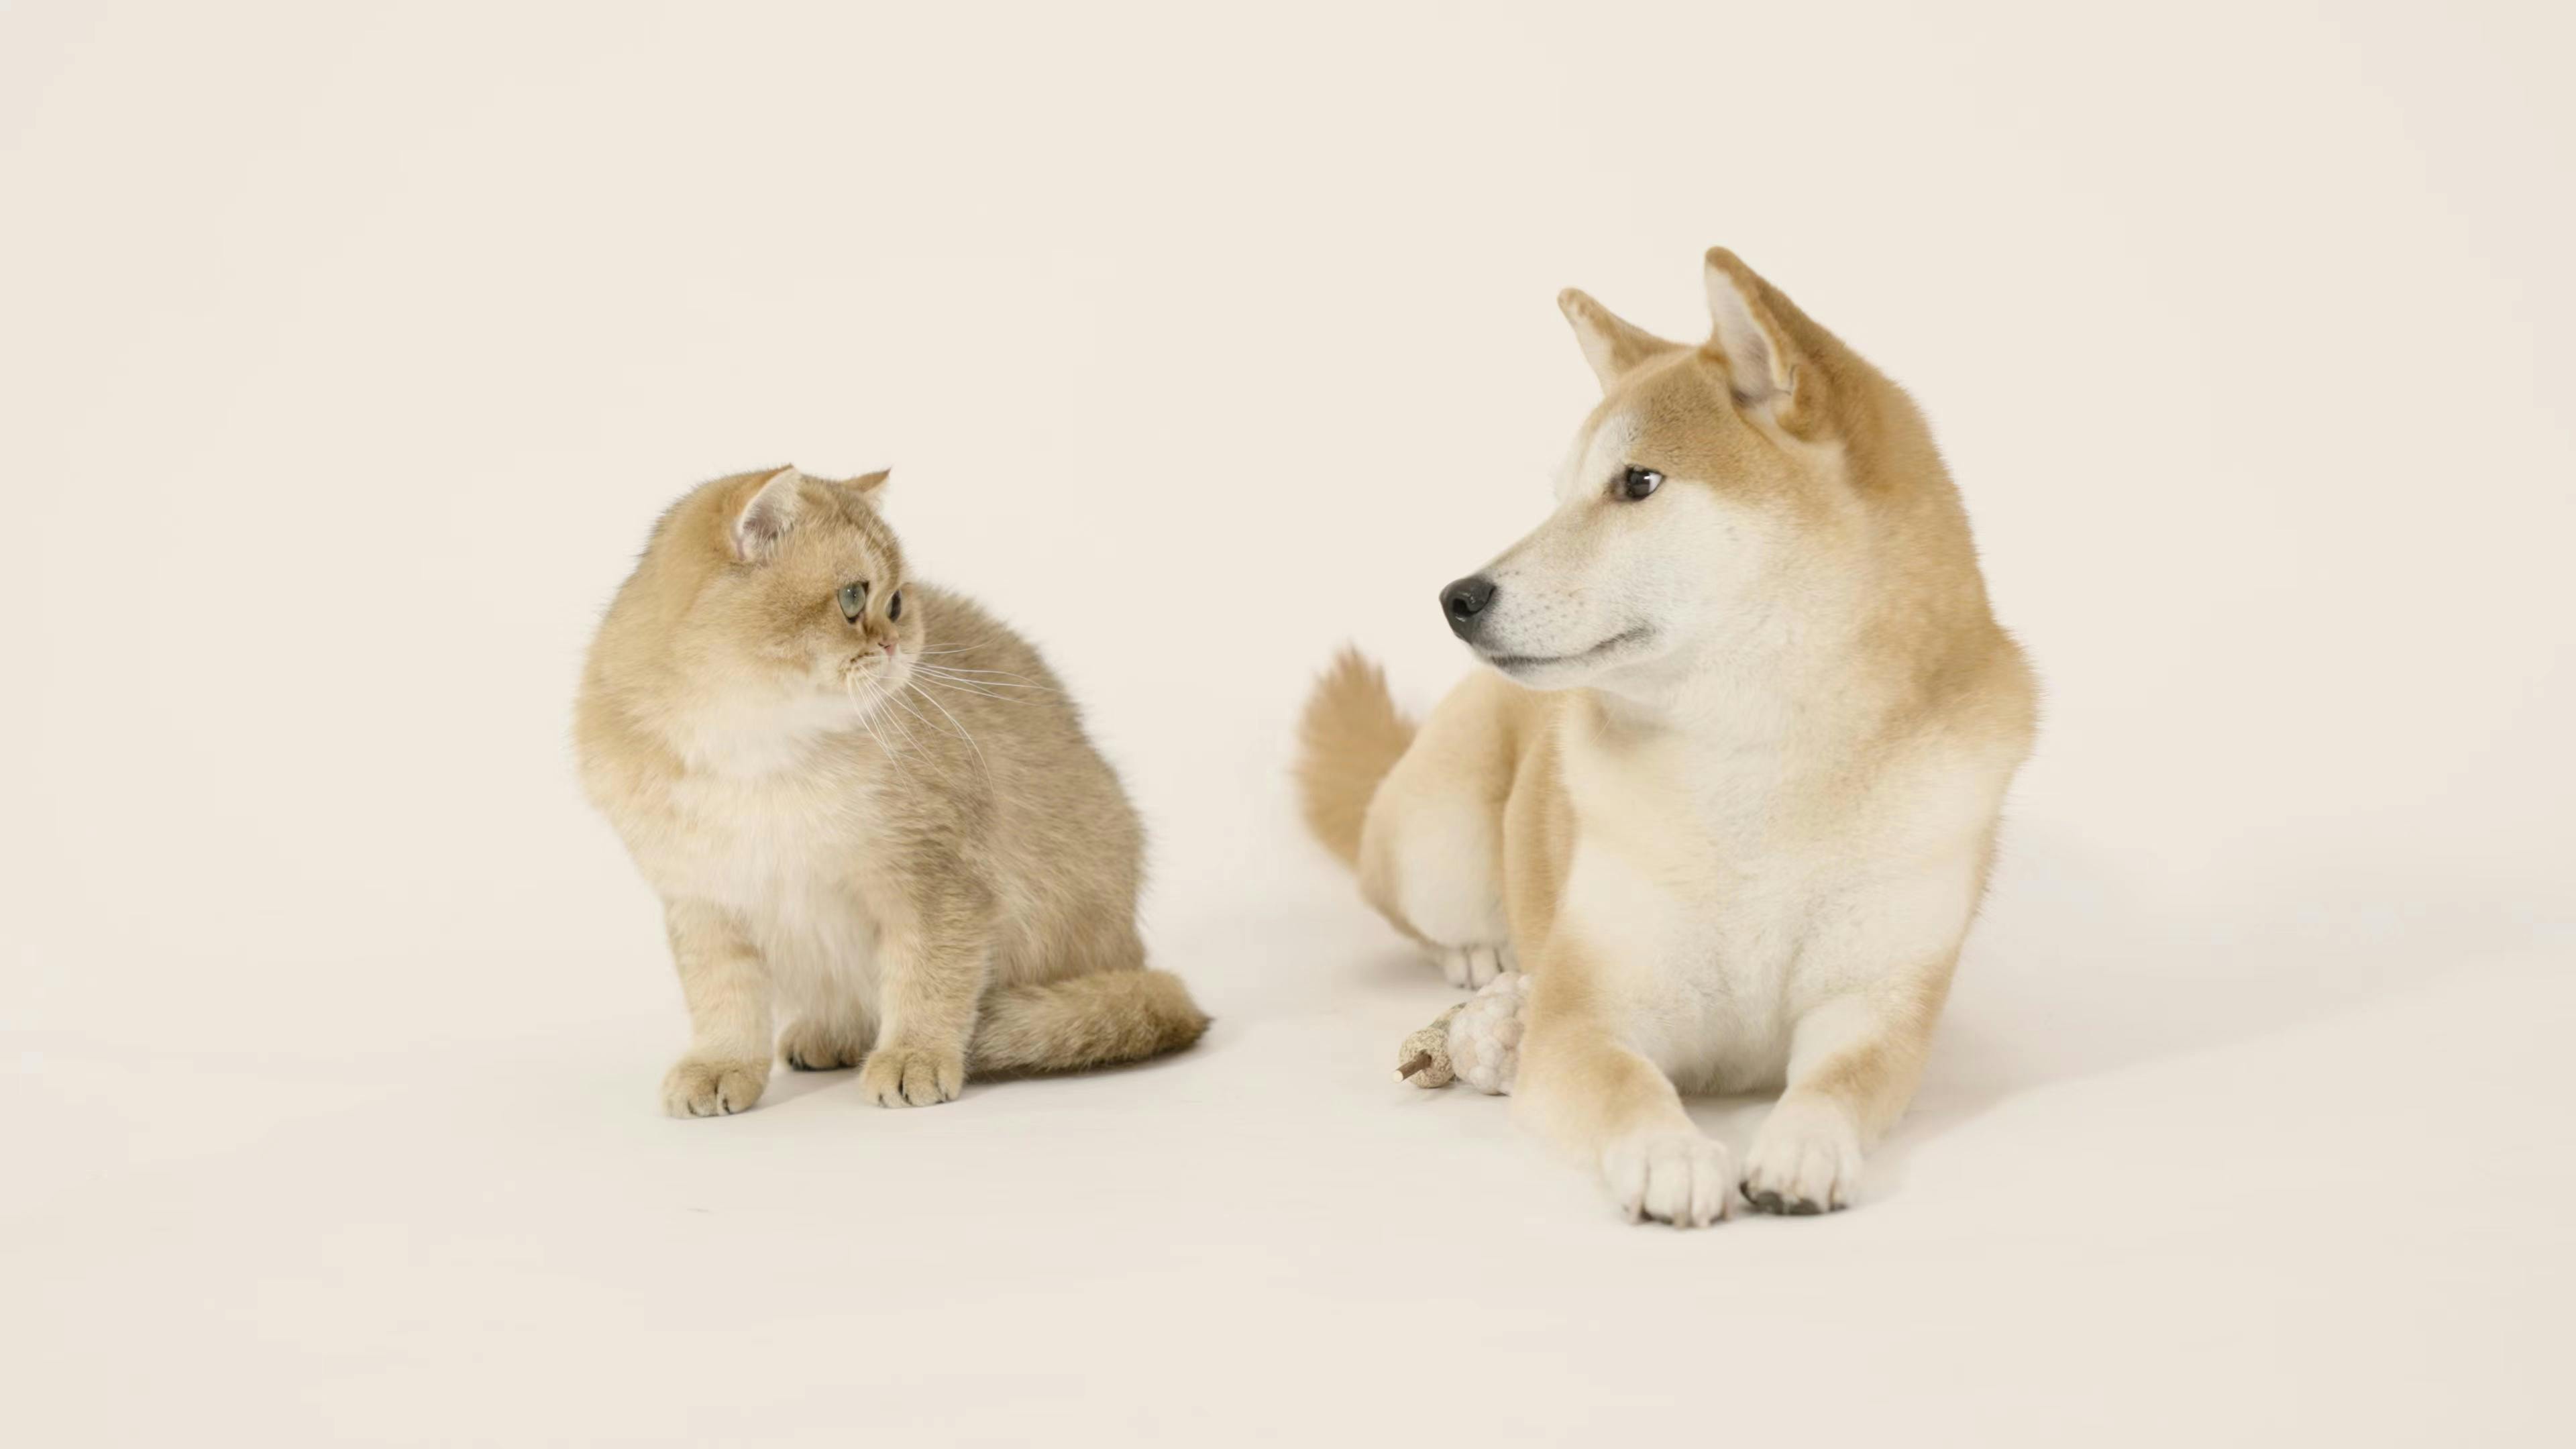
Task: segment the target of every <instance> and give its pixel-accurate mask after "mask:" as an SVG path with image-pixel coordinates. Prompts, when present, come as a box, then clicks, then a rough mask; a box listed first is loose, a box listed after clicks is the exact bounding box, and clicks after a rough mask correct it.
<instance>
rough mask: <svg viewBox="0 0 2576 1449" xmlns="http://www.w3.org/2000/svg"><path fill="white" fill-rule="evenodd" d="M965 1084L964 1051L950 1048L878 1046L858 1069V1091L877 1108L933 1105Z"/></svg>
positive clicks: (953, 1096) (954, 1095)
mask: <svg viewBox="0 0 2576 1449" xmlns="http://www.w3.org/2000/svg"><path fill="white" fill-rule="evenodd" d="M965 1086H966V1053H964V1052H963V1051H960V1050H958V1049H956V1048H954V1047H948V1048H937V1047H902V1046H889V1047H879V1048H878V1049H877V1050H876V1051H874V1052H872V1053H870V1054H869V1056H868V1062H867V1065H866V1066H863V1067H861V1068H859V1090H860V1091H862V1092H864V1093H866V1094H867V1098H868V1100H869V1101H871V1102H874V1103H876V1104H877V1105H878V1106H880V1107H933V1106H937V1105H938V1104H939V1103H941V1102H950V1101H955V1100H956V1098H957V1094H958V1093H959V1092H960V1091H963V1090H964V1089H965Z"/></svg>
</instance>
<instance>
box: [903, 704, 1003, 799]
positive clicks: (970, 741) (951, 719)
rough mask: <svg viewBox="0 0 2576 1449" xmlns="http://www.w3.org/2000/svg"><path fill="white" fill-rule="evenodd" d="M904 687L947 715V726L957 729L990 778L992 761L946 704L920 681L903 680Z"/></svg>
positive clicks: (976, 760)
mask: <svg viewBox="0 0 2576 1449" xmlns="http://www.w3.org/2000/svg"><path fill="white" fill-rule="evenodd" d="M904 688H906V689H909V690H911V691H912V692H913V693H915V694H918V695H920V696H921V697H922V698H923V699H925V700H928V701H929V702H930V707H931V708H932V709H935V710H937V711H939V712H940V713H941V714H944V715H948V723H949V726H950V727H951V728H953V729H955V730H956V731H957V738H959V739H961V740H964V741H965V742H966V748H968V749H970V750H973V751H974V752H975V764H976V765H977V767H979V768H980V769H982V770H983V772H984V778H986V779H988V780H989V779H991V778H992V776H993V762H992V761H990V760H987V759H985V758H984V747H983V746H981V745H979V744H977V743H975V737H974V736H973V735H971V734H968V733H967V732H966V726H964V725H963V724H960V723H958V720H957V716H955V715H953V714H949V713H948V706H946V705H944V704H941V703H940V702H939V700H938V698H937V696H935V695H933V694H932V693H931V692H930V691H929V690H926V689H924V688H922V687H921V685H920V683H919V682H917V681H913V680H907V681H905V683H904Z"/></svg>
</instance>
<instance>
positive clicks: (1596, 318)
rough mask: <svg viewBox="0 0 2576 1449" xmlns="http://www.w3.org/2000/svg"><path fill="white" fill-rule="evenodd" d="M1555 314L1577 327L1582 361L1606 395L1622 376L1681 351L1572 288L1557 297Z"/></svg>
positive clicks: (1676, 343)
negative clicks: (1663, 355) (1656, 357)
mask: <svg viewBox="0 0 2576 1449" xmlns="http://www.w3.org/2000/svg"><path fill="white" fill-rule="evenodd" d="M1556 310H1558V311H1560V312H1563V313H1564V314H1565V320H1566V321H1568V322H1571V323H1573V324H1574V340H1575V341H1577V342H1579V343H1581V344H1583V360H1584V361H1586V362H1588V363H1591V364H1592V375H1593V376H1595V377H1598V378H1600V379H1601V386H1602V388H1603V389H1604V390H1605V391H1606V390H1607V389H1608V388H1609V386H1610V384H1612V383H1614V382H1617V381H1618V380H1619V377H1620V375H1621V374H1622V373H1625V372H1627V371H1628V370H1629V369H1630V368H1633V367H1635V366H1636V365H1637V364H1638V363H1641V362H1643V361H1645V360H1646V359H1647V358H1650V357H1653V356H1654V355H1656V354H1657V353H1661V352H1677V351H1679V350H1681V344H1680V343H1678V342H1666V341H1665V340H1664V339H1662V338H1660V337H1657V336H1656V335H1655V334H1653V333H1652V332H1649V331H1647V330H1646V329H1644V328H1643V327H1638V326H1634V325H1631V324H1630V323H1628V322H1625V321H1622V320H1621V319H1620V318H1619V316H1618V315H1617V314H1616V313H1613V312H1612V311H1611V310H1610V309H1609V308H1607V307H1604V306H1602V305H1601V304H1600V303H1598V302H1595V301H1593V300H1592V299H1591V298H1590V297H1587V296H1585V295H1584V294H1583V293H1581V292H1578V291H1576V290H1575V289H1574V288H1572V287H1568V288H1566V289H1565V290H1564V291H1562V292H1559V293H1557V294H1556Z"/></svg>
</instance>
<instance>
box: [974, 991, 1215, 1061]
mask: <svg viewBox="0 0 2576 1449" xmlns="http://www.w3.org/2000/svg"><path fill="white" fill-rule="evenodd" d="M1207 1028H1208V1017H1207V1013H1206V1012H1204V1011H1201V1010H1199V1008H1198V1003H1197V1002H1194V1001H1192V1000H1190V989H1189V988H1188V987H1186V986H1183V985H1182V984H1181V978H1179V977H1178V976H1175V975H1173V974H1172V973H1171V972H1169V971H1145V970H1126V971H1094V972H1092V973H1091V974H1089V975H1087V976H1067V977H1063V978H1061V979H1059V980H1055V981H1046V982H1040V983H1037V984H1035V985H1030V986H1005V987H1003V988H1001V989H1000V990H998V991H995V992H993V993H992V994H991V995H988V996H986V997H985V998H984V1005H983V1010H982V1013H981V1014H980V1015H979V1016H978V1017H977V1018H976V1022H975V1044H974V1048H973V1052H972V1064H971V1067H970V1069H971V1070H973V1071H977V1072H1070V1071H1079V1070H1081V1069H1082V1068H1084V1067H1106V1066H1111V1065H1114V1064H1116V1063H1119V1062H1136V1061H1143V1060H1144V1059H1145V1058H1147V1057H1158V1056H1161V1055H1162V1054H1163V1053H1165V1052H1176V1051H1179V1050H1180V1049H1181V1048H1183V1047H1185V1046H1188V1045H1189V1044H1190V1043H1192V1042H1194V1041H1197V1040H1198V1039H1199V1034H1200V1033H1201V1032H1204V1031H1206V1030H1207Z"/></svg>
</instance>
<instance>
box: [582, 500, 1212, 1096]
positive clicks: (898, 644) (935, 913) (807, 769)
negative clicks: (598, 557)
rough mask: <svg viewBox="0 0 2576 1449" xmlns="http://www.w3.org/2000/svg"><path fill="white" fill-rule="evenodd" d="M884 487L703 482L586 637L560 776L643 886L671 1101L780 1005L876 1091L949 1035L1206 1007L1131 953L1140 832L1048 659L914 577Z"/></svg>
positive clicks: (1097, 1033) (765, 1053)
mask: <svg viewBox="0 0 2576 1449" xmlns="http://www.w3.org/2000/svg"><path fill="white" fill-rule="evenodd" d="M883 483H884V475H883V474H872V475H870V476H868V477H866V478H861V479H854V480H850V481H848V482H832V481H829V480H825V479H819V478H809V477H805V476H803V475H801V474H797V473H796V472H795V471H794V470H792V469H769V470H763V471H761V472H757V473H746V474H740V475H737V476H734V477H730V478H722V479H718V480H716V481H715V482H712V483H709V484H707V485H705V486H704V487H702V488H699V489H698V490H696V491H695V492H693V493H691V494H689V495H688V496H687V497H685V498H683V499H682V500H680V502H679V503H678V504H676V505H675V506H674V507H673V508H672V509H671V510H670V511H669V512H668V513H667V514H665V515H664V517H663V518H662V520H661V522H660V524H659V525H658V526H657V527H656V528H655V530H654V532H653V535H652V539H651V542H650V543H649V544H648V546H647V548H646V550H645V553H644V556H643V558H642V560H641V561H640V562H639V563H638V564H637V566H636V569H635V572H634V575H633V576H632V577H631V578H629V579H628V580H627V582H626V585H625V587H624V588H622V589H621V590H620V591H619V593H618V596H617V599H616V601H615V602H614V603H613V604H612V605H611V606H610V608H609V611H608V615H607V617H606V619H605V620H604V621H603V622H602V623H601V625H600V630H599V634H598V637H597V639H596V640H595V641H594V643H593V644H592V647H591V654H590V660H589V665H588V668H587V670H586V671H585V673H584V676H583V682H582V689H581V696H580V700H579V703H578V705H577V707H576V712H575V739H576V744H577V746H578V749H579V753H580V758H581V766H582V778H583V782H584V784H585V786H586V787H587V788H588V790H589V793H590V795H591V798H592V799H593V800H594V801H595V802H596V803H597V804H598V805H599V807H600V808H601V810H603V811H604V812H605V813H606V814H607V815H608V817H609V819H610V820H611V821H612V822H613V823H614V824H615V825H616V826H617V827H618V830H619V832H620V833H621V834H622V835H623V836H624V837H625V839H626V842H627V845H628V848H629V850H630V851H631V852H632V853H633V854H634V856H635V859H636V862H637V864H638V866H639V867H640V868H641V869H642V870H643V872H644V875H645V877H646V879H647V880H648V881H649V882H650V883H651V884H652V885H653V886H654V888H655V889H656V890H657V892H659V893H660V895H661V896H662V898H663V904H664V912H665V916H666V920H667V923H668V926H669V931H670V938H671V948H672V956H673V959H674V961H675V963H676V964H677V966H678V968H679V973H680V981H681V988H682V992H683V994H684V996H685V997H686V999H687V1002H688V1007H689V1016H690V1022H691V1044H690V1048H689V1051H688V1054H687V1055H686V1056H685V1057H683V1059H682V1060H681V1062H680V1064H679V1065H678V1066H676V1067H674V1068H673V1069H672V1072H671V1074H670V1076H669V1078H668V1079H667V1080H666V1081H665V1084H664V1105H665V1107H666V1108H667V1109H668V1110H670V1111H671V1112H673V1113H674V1114H676V1115H690V1116H709V1115H720V1114H722V1113H727V1112H737V1111H741V1110H744V1109H745V1108H747V1107H749V1106H750V1105H751V1104H752V1103H753V1102H754V1101H756V1100H757V1099H758V1097H759V1095H760V1092H761V1090H762V1088H763V1086H764V1085H765V1084H766V1082H767V1080H768V1074H769V1069H770V1063H771V1061H772V1058H773V1053H774V1050H775V1047H776V1045H777V1043H775V1042H774V1041H773V1038H772V1031H773V1020H772V1011H773V1007H774V1006H776V1005H784V1006H786V1007H788V1008H790V1009H791V1010H793V1011H794V1012H795V1013H796V1015H795V1019H794V1020H793V1021H792V1022H791V1023H790V1025H789V1026H788V1027H787V1030H786V1032H785V1037H784V1045H785V1049H786V1053H787V1057H788V1060H789V1063H790V1064H791V1065H793V1066H797V1067H800V1068H814V1069H828V1068H835V1067H844V1066H850V1065H854V1064H858V1065H861V1071H860V1086H861V1089H862V1091H863V1092H864V1093H865V1094H866V1095H867V1096H868V1097H869V1098H870V1099H871V1100H873V1101H876V1102H878V1103H880V1104H881V1105H887V1106H893V1105H906V1104H909V1105H923V1104H928V1103H932V1102H941V1101H946V1100H948V1099H949V1098H951V1097H954V1096H955V1095H956V1094H957V1093H958V1091H959V1090H960V1088H961V1087H962V1085H963V1082H964V1080H965V1074H966V1071H967V1068H968V1066H969V1064H970V1061H971V1062H972V1063H973V1064H974V1065H976V1066H977V1067H979V1068H981V1067H985V1066H993V1067H1007V1068H1009V1069H1012V1070H1022V1071H1026V1070H1056V1069H1065V1068H1076V1067H1089V1066H1097V1065H1102V1064H1105V1063H1109V1062H1116V1061H1130V1060H1134V1059H1137V1058H1139V1057H1143V1056H1150V1055H1153V1054H1155V1053H1158V1052H1164V1051H1171V1050H1176V1049H1178V1048H1180V1047H1183V1046H1186V1045H1188V1044H1189V1043H1190V1042H1192V1041H1194V1040H1196V1039H1197V1037H1198V1035H1199V1034H1200V1032H1201V1031H1202V1030H1203V1029H1204V1027H1205V1025H1206V1018H1205V1017H1204V1016H1202V1015H1201V1014H1200V1013H1199V1011H1198V1009H1197V1007H1196V1006H1194V1005H1193V1004H1192V1003H1191V1002H1190V999H1189V996H1188V993H1187V991H1186V990H1184V989H1183V988H1182V986H1181V984H1180V983H1179V981H1177V980H1176V979H1174V978H1172V977H1171V976H1169V975H1166V974H1164V973H1161V972H1152V971H1146V970H1144V969H1143V965H1144V946H1143V943H1142V941H1141V940H1140V939H1139V937H1138V935H1137V932H1136V895H1137V890H1138V888H1139V885H1140V882H1141V872H1142V863H1143V848H1144V836H1143V831H1142V829H1141V827H1140V826H1139V824H1138V822H1137V819H1136V815H1135V811H1134V810H1133V808H1132V807H1131V806H1129V804H1128V803H1127V799H1126V796H1125V794H1124V792H1123V791H1122V790H1121V789H1120V787H1119V784H1118V780H1117V777H1116V776H1115V775H1114V774H1113V773H1112V772H1111V771H1110V768H1109V766H1108V764H1107V763H1106V762H1105V761H1103V760H1102V759H1101V758H1100V756H1099V754H1098V752H1097V751H1095V750H1094V749H1093V748H1092V746H1091V743H1090V741H1089V740H1088V739H1087V738H1086V737H1085V736H1084V733H1083V730H1082V723H1081V718H1080V715H1079V713H1078V711H1077V710H1076V709H1075V707H1074V705H1073V703H1072V701H1071V700H1070V699H1069V698H1068V697H1067V696H1066V695H1065V693H1064V690H1063V686H1062V684H1061V682H1060V681H1058V680H1057V678H1056V677H1055V675H1054V673H1053V672H1052V671H1051V670H1050V669H1048V667H1047V665H1046V663H1045V662H1044V661H1043V660H1042V659H1040V658H1039V657H1038V654H1037V652H1036V651H1035V650H1034V649H1032V648H1030V647H1029V645H1028V644H1027V643H1026V642H1025V641H1024V640H1022V639H1020V638H1019V637H1018V636H1016V635H1014V634H1012V633H1011V632H1010V631H1009V630H1008V629H1006V628H1004V627H1003V626H1002V625H1001V624H1000V623H998V622H997V621H995V620H994V619H992V618H991V617H990V616H988V615H986V614H985V613H984V612H983V611H981V610H980V609H978V608H976V607H975V605H973V604H972V603H970V602H968V601H967V600H965V599H963V598H960V597H958V596H956V595H953V594H950V593H947V592H945V591H942V590H939V589H936V588H933V587H931V586H929V585H926V584H920V583H916V582H913V581H911V580H910V578H909V577H908V572H907V570H906V568H905V565H904V561H903V554H902V550H901V547H900V546H899V544H898V543H897V541H896V539H895V536H894V534H893V531H892V530H891V529H889V528H888V527H887V526H886V524H885V521H884V519H883V518H882V517H881V516H880V515H879V514H878V512H877V509H876V506H875V499H876V496H877V493H878V491H879V489H880V488H881V487H882V485H883ZM859 583H864V584H865V585H866V589H867V593H866V595H865V601H864V605H863V607H862V609H861V612H860V616H859V618H857V619H856V620H855V621H854V620H852V619H850V618H849V617H847V615H846V613H845V609H844V606H843V604H842V603H841V602H840V600H839V594H840V591H841V589H842V588H843V586H844V585H845V584H859ZM898 598H899V599H900V601H901V605H902V612H901V617H900V618H897V617H895V615H894V611H895V601H896V600H897V599H898Z"/></svg>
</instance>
